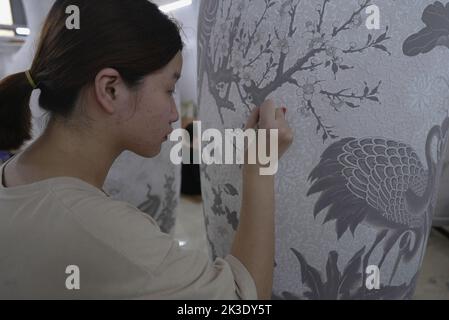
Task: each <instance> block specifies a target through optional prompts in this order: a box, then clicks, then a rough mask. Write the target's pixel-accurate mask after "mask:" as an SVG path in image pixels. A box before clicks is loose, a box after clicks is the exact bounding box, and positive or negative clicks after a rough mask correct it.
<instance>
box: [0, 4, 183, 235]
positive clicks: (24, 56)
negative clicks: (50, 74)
mask: <svg viewBox="0 0 449 320" xmlns="http://www.w3.org/2000/svg"><path fill="white" fill-rule="evenodd" d="M53 3H54V0H39V1H36V0H23V4H24V8H25V13H26V16H27V20H28V25H29V27H30V29H31V34H30V36H29V37H28V38H27V40H26V42H25V44H24V45H23V46H22V48H21V49H20V50H19V51H18V52H17V53H16V54H15V55H14V56H12V57H11V59H9V61H8V64H7V66H6V73H7V74H11V73H15V72H20V71H25V70H27V69H29V68H30V66H31V62H32V59H33V57H34V53H35V50H36V46H37V41H38V39H39V35H40V30H41V28H42V24H43V22H44V20H45V17H46V15H47V13H48V11H49V10H50V8H51V6H52V4H53ZM38 98H39V90H36V91H34V92H33V95H32V97H31V102H30V107H31V110H32V113H33V134H32V135H33V139H32V140H31V141H28V142H27V143H26V144H25V145H24V146H23V148H25V147H26V146H28V145H29V144H30V143H32V142H33V141H34V140H35V139H36V138H37V137H39V136H40V134H41V133H42V131H43V130H44V129H45V126H46V124H47V122H48V115H47V113H46V112H44V111H43V110H42V109H41V108H40V107H39V104H38ZM177 100H178V102H177V105H178V106H179V105H180V101H179V95H178V97H177ZM177 126H178V127H179V123H177ZM171 145H173V143H172V142H167V143H165V144H164V146H163V148H162V151H161V153H160V155H159V156H158V157H156V158H154V159H146V158H142V157H139V156H137V155H136V154H134V153H131V152H124V153H123V154H122V155H120V157H119V158H118V159H117V160H116V161H115V163H114V165H113V166H112V168H111V170H110V171H109V175H108V177H107V178H106V181H105V185H104V188H103V189H104V190H105V191H106V193H108V194H109V195H110V196H111V197H112V198H114V199H116V200H122V201H126V202H129V203H131V204H132V205H134V206H136V207H138V208H139V209H141V210H142V211H144V212H145V213H147V214H149V215H151V216H152V217H153V218H154V219H155V220H156V221H157V222H158V224H159V226H160V227H161V230H162V231H164V232H167V233H173V232H174V227H175V219H176V208H177V204H178V200H179V194H180V191H179V190H180V183H181V168H180V166H175V165H173V164H172V162H171V161H170V159H169V155H170V147H171Z"/></svg>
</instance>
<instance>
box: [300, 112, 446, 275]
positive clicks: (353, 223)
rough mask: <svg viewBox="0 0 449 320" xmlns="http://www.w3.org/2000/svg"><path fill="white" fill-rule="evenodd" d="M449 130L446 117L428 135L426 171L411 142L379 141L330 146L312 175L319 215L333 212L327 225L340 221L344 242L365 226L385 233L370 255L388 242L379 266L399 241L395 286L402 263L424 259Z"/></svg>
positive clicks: (312, 191) (350, 140) (338, 226)
mask: <svg viewBox="0 0 449 320" xmlns="http://www.w3.org/2000/svg"><path fill="white" fill-rule="evenodd" d="M448 128H449V118H446V119H445V120H444V121H443V123H442V125H441V126H439V125H436V126H434V127H433V128H432V129H431V130H430V132H429V134H428V135H427V141H426V145H425V156H426V164H427V166H426V167H425V166H424V165H423V164H422V162H421V160H420V159H419V157H418V155H417V153H416V151H415V150H414V149H413V148H412V147H411V146H410V145H407V144H405V143H401V142H398V141H394V140H390V139H386V138H377V137H367V138H360V139H357V138H345V139H342V140H340V141H338V142H335V143H334V144H332V145H330V146H329V147H328V148H327V149H326V150H325V151H324V153H323V154H322V156H321V160H320V162H319V164H318V165H317V166H316V167H315V168H314V169H313V170H312V172H311V173H310V176H309V179H310V181H311V182H312V186H311V187H310V189H309V191H308V196H310V195H313V194H316V193H320V196H319V198H318V200H317V202H316V203H315V207H314V215H315V217H316V216H317V215H318V214H319V213H320V212H322V211H324V210H325V209H326V208H328V210H327V213H326V216H325V219H324V223H326V222H328V221H332V220H335V221H336V232H337V236H338V238H340V237H342V235H343V234H344V233H345V232H346V231H347V230H350V231H351V232H352V234H354V232H355V230H356V228H357V227H358V226H359V225H360V224H361V223H364V224H366V225H368V226H372V227H373V228H375V229H376V230H380V231H379V232H378V233H377V238H376V240H375V242H374V245H373V247H372V248H371V250H370V251H369V252H368V254H367V255H368V256H369V254H370V253H371V252H372V251H373V250H374V249H375V246H377V245H380V244H381V243H383V256H382V259H381V261H380V262H379V263H378V266H379V267H380V266H381V265H382V263H383V262H384V259H385V257H386V256H387V254H388V253H389V252H390V250H391V249H392V248H393V246H394V245H395V244H397V243H398V242H399V254H398V257H397V259H396V262H395V265H394V268H393V273H392V274H391V278H390V283H391V281H392V279H393V277H394V275H395V273H396V271H397V268H398V265H399V263H400V262H401V261H402V260H404V261H406V262H409V261H411V260H412V259H413V258H414V257H415V256H416V255H417V254H418V252H419V251H420V253H421V258H420V259H421V260H422V254H423V252H424V245H425V242H426V239H427V234H428V232H429V228H430V224H431V215H432V213H433V208H434V206H435V200H436V199H435V197H436V195H437V192H436V186H437V185H438V183H437V182H438V181H437V179H438V178H439V175H440V174H441V165H440V164H441V162H440V160H441V158H442V157H443V155H444V150H445V147H446V140H447V139H446V137H447V132H448ZM433 143H435V144H436V154H433V152H432V144H433ZM367 258H368V257H367ZM421 260H420V262H421ZM365 261H366V262H367V259H366V260H365Z"/></svg>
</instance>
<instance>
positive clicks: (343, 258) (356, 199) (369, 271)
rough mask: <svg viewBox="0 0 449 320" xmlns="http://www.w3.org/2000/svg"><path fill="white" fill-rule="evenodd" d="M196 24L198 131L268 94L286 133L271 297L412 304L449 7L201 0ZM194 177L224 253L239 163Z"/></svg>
mask: <svg viewBox="0 0 449 320" xmlns="http://www.w3.org/2000/svg"><path fill="white" fill-rule="evenodd" d="M373 4H375V5H376V6H374V7H373V6H372V5H373ZM376 24H378V25H376ZM198 29H199V30H198V40H199V47H198V48H199V52H198V58H199V61H198V62H199V68H198V75H199V79H198V81H199V90H200V93H199V105H200V109H199V115H200V118H201V120H202V130H203V131H204V130H206V129H208V128H217V129H220V130H224V129H226V128H241V127H242V126H243V125H244V123H245V122H246V119H247V117H248V114H249V112H250V110H251V109H252V108H253V107H254V105H260V104H261V103H262V102H263V101H264V100H265V99H267V98H272V99H274V100H275V102H277V103H278V104H279V105H281V104H282V105H285V106H286V107H287V108H288V113H287V118H288V121H289V123H290V125H291V127H292V128H293V129H294V130H295V141H294V144H293V145H292V147H291V149H290V150H289V151H288V153H287V154H286V155H285V156H284V158H283V159H282V160H281V162H280V167H279V171H278V173H277V177H276V256H275V275H274V291H273V297H274V298H280V299H403V298H410V297H412V295H413V292H414V288H415V284H416V280H417V276H418V273H419V269H420V266H421V262H422V258H423V256H424V253H425V248H426V243H427V239H428V235H429V230H430V226H431V224H432V216H433V213H434V209H435V206H436V198H437V194H438V192H437V191H438V186H439V177H440V176H441V172H442V168H443V165H442V164H443V158H444V154H445V150H446V149H445V148H446V141H447V136H448V128H449V118H448V106H449V99H448V98H449V93H448V92H449V75H448V72H447V70H449V49H448V48H449V5H447V4H446V2H444V3H443V2H439V1H433V0H432V1H428V0H407V1H406V0H400V1H390V0H378V1H370V0H301V1H299V0H288V1H273V0H263V1H262V0H260V1H259V0H257V1H255V0H253V1H246V0H245V1H243V0H222V1H215V0H203V1H202V4H201V8H200V15H199V27H198ZM201 174H202V181H201V182H202V191H203V198H204V213H205V218H206V225H207V238H208V241H209V245H210V252H211V254H212V255H213V256H223V255H225V254H227V253H228V252H229V250H230V246H231V242H232V239H233V235H234V233H235V231H236V228H237V226H238V220H239V210H240V204H241V201H240V200H241V168H240V167H239V166H238V165H219V164H216V165H207V166H206V165H202V170H201ZM258 196H260V197H263V196H264V195H263V194H261V195H258Z"/></svg>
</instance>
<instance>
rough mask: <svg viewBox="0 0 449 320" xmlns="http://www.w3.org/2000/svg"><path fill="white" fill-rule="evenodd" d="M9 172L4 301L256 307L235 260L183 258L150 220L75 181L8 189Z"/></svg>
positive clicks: (3, 213)
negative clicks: (242, 303) (221, 302)
mask: <svg viewBox="0 0 449 320" xmlns="http://www.w3.org/2000/svg"><path fill="white" fill-rule="evenodd" d="M6 164H7V163H6ZM4 166H5V164H3V165H2V166H1V167H0V182H1V183H0V299H28V298H30V299H238V298H241V299H257V292H256V287H255V284H254V281H253V279H252V277H251V275H250V274H249V273H248V271H247V270H246V268H245V267H244V266H243V265H242V264H241V263H240V261H239V260H237V259H236V258H235V257H233V256H231V255H229V256H227V257H226V258H225V259H221V258H218V259H217V260H215V261H214V262H212V261H211V260H210V259H209V257H208V256H207V255H206V254H205V253H203V252H201V251H188V250H185V249H183V248H181V247H180V246H179V244H178V242H177V241H175V240H174V239H173V238H171V237H170V236H169V235H167V234H164V233H162V232H161V231H160V229H159V227H158V226H157V224H156V222H155V221H154V220H153V219H152V218H151V217H149V216H148V215H147V214H145V213H143V212H141V211H140V210H138V209H137V208H135V207H134V206H132V205H130V204H128V203H125V202H120V201H115V200H112V199H110V198H109V197H108V196H107V195H106V194H104V193H103V192H102V191H101V190H99V189H97V188H95V187H94V186H92V185H90V184H88V183H86V182H84V181H82V180H79V179H76V178H70V177H59V178H52V179H47V180H43V181H39V182H36V183H32V184H28V185H23V186H18V187H12V188H5V186H4V183H3V168H4ZM69 266H76V267H77V268H74V269H70V268H69V269H68V267H69ZM78 270H79V274H78ZM66 271H67V273H66ZM78 275H79V277H78ZM78 279H79V289H78V290H77V289H76V287H77V284H78V282H77V280H78ZM66 282H67V283H66ZM67 286H68V287H69V288H72V290H69V289H68V288H67ZM73 288H75V289H73Z"/></svg>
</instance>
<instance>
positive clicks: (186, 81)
mask: <svg viewBox="0 0 449 320" xmlns="http://www.w3.org/2000/svg"><path fill="white" fill-rule="evenodd" d="M53 2H54V0H38V1H37V0H23V3H24V6H25V10H26V12H27V19H28V23H29V26H30V28H31V32H32V34H31V36H30V37H29V40H28V41H27V43H26V44H25V45H24V46H23V47H22V48H21V49H20V50H19V51H17V52H15V53H14V54H12V53H5V52H0V78H3V77H4V76H6V74H9V73H12V72H16V71H17V72H18V71H23V70H25V69H26V68H28V67H29V64H30V62H31V56H32V54H33V50H34V47H35V45H36V40H35V39H37V33H38V32H39V30H40V27H41V24H42V22H43V21H42V17H44V16H45V15H46V12H48V10H49V9H50V7H51V5H52V3H53ZM199 2H200V1H199V0H193V2H192V5H190V6H188V7H184V8H180V9H178V10H175V11H173V12H171V13H169V15H170V16H172V17H173V18H174V19H175V20H177V21H178V23H179V24H180V25H181V26H182V30H183V31H182V33H183V39H184V43H185V48H184V50H183V51H184V52H183V56H184V67H183V72H182V78H181V79H180V81H179V83H178V92H179V94H180V98H181V101H193V102H195V103H196V100H197V96H196V87H197V83H196V79H197V76H196V68H197V62H196V60H197V48H196V42H197V20H198V9H199ZM29 12H31V13H32V14H28V13H29ZM12 65H14V67H12ZM19 69H20V70H19ZM22 69H23V70H22Z"/></svg>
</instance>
